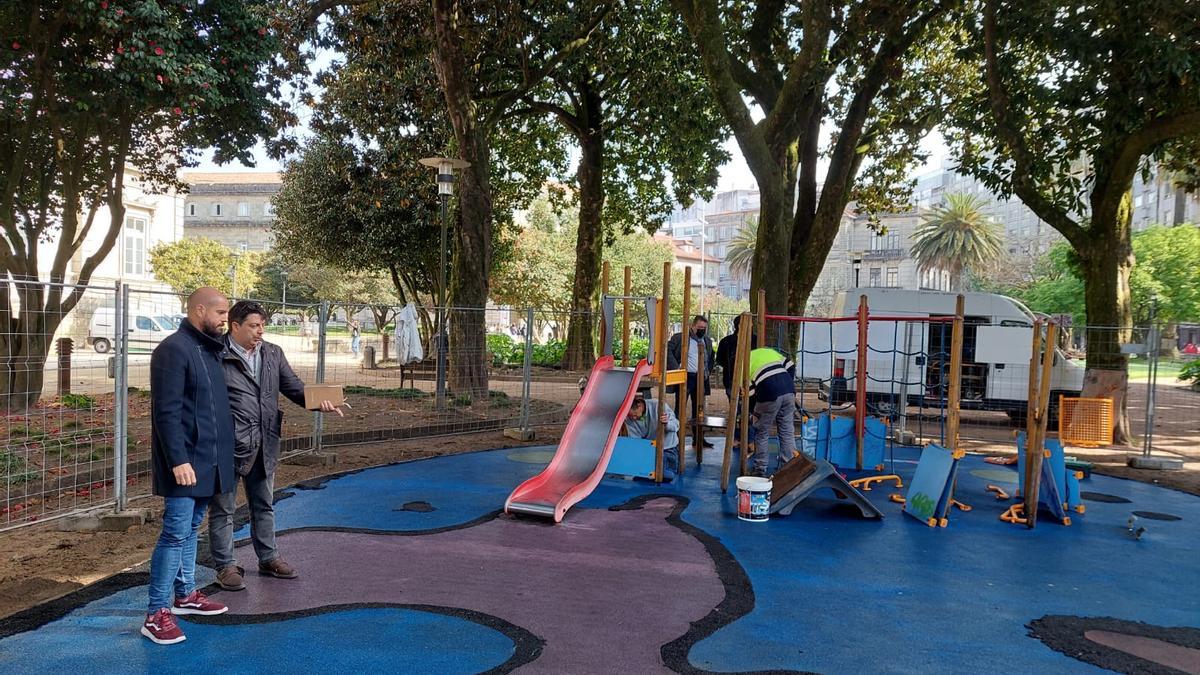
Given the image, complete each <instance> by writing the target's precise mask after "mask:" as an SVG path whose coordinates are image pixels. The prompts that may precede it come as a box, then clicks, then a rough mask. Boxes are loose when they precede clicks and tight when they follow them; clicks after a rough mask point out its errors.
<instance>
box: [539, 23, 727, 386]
mask: <svg viewBox="0 0 1200 675" xmlns="http://www.w3.org/2000/svg"><path fill="white" fill-rule="evenodd" d="M541 7H542V9H543V10H544V11H546V12H548V13H561V12H564V11H567V10H566V9H565V8H564V7H562V6H560V5H559V4H557V3H545V4H543V5H541ZM699 70H700V68H699V63H698V62H697V60H696V58H695V56H694V55H693V50H692V49H690V44H689V42H688V37H687V34H686V31H685V30H684V29H683V27H682V26H680V25H678V21H677V20H676V19H675V17H674V16H673V15H672V13H671V11H670V7H669V5H667V4H666V3H665V1H664V0H652V1H651V2H645V3H636V4H635V3H633V2H631V1H629V0H615V1H614V2H613V5H612V10H611V11H610V13H609V14H608V16H607V17H606V18H605V20H604V21H603V23H601V24H600V26H599V27H598V29H597V30H596V32H595V34H594V35H593V36H592V38H591V39H590V41H589V45H588V49H587V50H586V51H577V52H575V53H574V54H573V56H572V57H571V58H569V59H567V60H566V62H565V63H563V65H562V66H561V67H560V68H558V69H557V70H556V71H555V72H554V73H552V74H551V75H550V76H549V77H547V78H546V79H545V81H544V82H543V84H542V86H539V87H537V88H536V89H535V90H533V91H531V92H530V93H529V94H527V95H526V96H525V97H524V98H523V99H522V103H523V104H525V105H527V106H528V107H529V108H530V109H531V110H533V111H541V112H545V113H548V114H550V115H552V116H553V117H554V119H556V120H557V121H558V122H559V123H560V124H561V125H562V128H563V129H564V130H565V131H566V133H567V134H568V135H569V137H570V138H571V139H572V140H573V141H574V143H575V144H577V146H578V148H579V162H578V168H577V171H576V173H575V184H576V190H575V192H574V193H573V196H574V199H575V201H576V202H577V203H578V205H579V210H578V214H579V223H578V226H577V227H576V228H575V230H576V240H575V245H574V248H575V256H574V257H575V269H574V273H573V275H572V279H573V284H572V287H571V293H570V307H571V321H570V324H569V327H568V330H567V349H566V352H565V353H564V356H563V366H564V367H565V368H569V369H575V370H578V369H584V368H589V367H591V364H592V361H594V360H595V350H594V348H593V339H592V338H593V334H594V330H593V329H594V328H595V324H596V317H595V316H594V314H593V310H594V304H595V300H596V294H597V289H598V288H599V280H600V268H601V257H602V251H603V248H604V242H605V239H606V238H610V239H611V238H612V237H613V236H614V235H615V234H616V233H618V232H621V231H624V232H631V231H633V230H634V229H643V228H644V229H645V230H647V231H650V232H653V231H654V230H657V229H658V227H659V226H660V225H661V224H662V222H663V220H664V219H665V217H666V216H667V215H669V214H670V212H671V210H672V209H673V208H674V205H675V203H681V204H689V203H691V202H692V200H693V199H695V198H696V197H697V196H698V195H699V196H705V197H707V196H708V195H709V194H710V193H711V190H712V188H713V187H715V186H716V182H717V169H718V167H719V166H720V164H721V163H723V162H724V161H725V160H726V159H727V158H728V155H727V153H726V152H725V151H724V149H723V148H722V143H721V141H722V140H723V136H724V131H725V129H724V125H723V124H722V122H721V117H720V115H719V113H718V112H717V111H716V110H715V107H714V105H713V103H712V98H711V97H710V96H708V94H707V91H706V88H705V85H704V81H703V78H702V77H701V76H700V72H699ZM664 74H667V76H664Z"/></svg>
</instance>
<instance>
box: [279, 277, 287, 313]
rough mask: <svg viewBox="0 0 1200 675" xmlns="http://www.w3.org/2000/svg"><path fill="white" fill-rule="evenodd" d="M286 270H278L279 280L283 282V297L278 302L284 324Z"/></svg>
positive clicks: (285, 311)
mask: <svg viewBox="0 0 1200 675" xmlns="http://www.w3.org/2000/svg"><path fill="white" fill-rule="evenodd" d="M287 275H288V273H287V270H279V278H280V279H281V280H282V281H283V297H282V298H280V300H279V308H280V309H281V310H282V311H283V319H284V321H283V322H284V323H285V324H286V323H287Z"/></svg>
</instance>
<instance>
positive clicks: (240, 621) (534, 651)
mask: <svg viewBox="0 0 1200 675" xmlns="http://www.w3.org/2000/svg"><path fill="white" fill-rule="evenodd" d="M351 609H408V610H414V611H418V612H428V613H430V614H440V615H442V616H451V617H455V618H459V619H465V620H467V621H470V622H472V623H476V624H479V625H481V626H485V627H487V628H491V629H492V630H495V631H496V632H498V633H502V634H503V635H505V636H506V637H507V638H508V639H510V640H512V641H513V645H514V646H515V649H514V650H513V655H512V656H510V657H509V658H508V660H507V661H505V662H504V663H501V664H500V665H498V666H496V667H494V668H491V669H490V670H486V671H484V672H485V673H496V674H497V675H498V674H500V673H511V672H512V671H514V670H516V669H517V668H520V667H521V666H524V665H527V664H529V663H532V662H534V661H536V660H537V658H538V657H539V656H541V655H542V649H543V647H545V645H546V641H545V640H543V639H542V638H540V637H538V636H536V635H534V634H533V633H531V632H529V631H528V630H526V629H524V628H522V627H520V626H518V625H516V624H513V623H510V622H508V621H505V620H504V619H501V618H500V617H496V616H492V615H491V614H484V613H483V612H475V611H472V610H469V609H459V608H457V607H440V606H437V605H416V604H411V605H410V604H396V603H387V602H356V603H349V604H344V605H322V606H321V607H312V608H309V609H302V610H296V611H293V612H276V613H272V614H218V615H216V616H187V617H182V618H184V619H185V620H186V621H187V622H188V623H197V624H208V625H214V626H238V625H245V624H262V623H276V622H279V621H290V620H292V619H299V618H303V617H309V616H320V615H322V614H333V613H335V612H342V611H346V610H351Z"/></svg>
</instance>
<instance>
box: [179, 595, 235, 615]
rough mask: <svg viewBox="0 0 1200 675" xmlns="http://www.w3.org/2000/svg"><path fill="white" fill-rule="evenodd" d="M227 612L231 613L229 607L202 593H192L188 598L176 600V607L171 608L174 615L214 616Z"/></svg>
mask: <svg viewBox="0 0 1200 675" xmlns="http://www.w3.org/2000/svg"><path fill="white" fill-rule="evenodd" d="M227 611H229V608H228V607H226V606H225V605H222V604H221V603H219V602H213V601H212V600H209V599H208V598H206V597H204V594H203V593H201V592H200V591H192V594H191V595H189V596H187V597H186V598H175V606H173V607H171V613H172V614H200V615H201V616H212V615H213V614H224V613H225V612H227Z"/></svg>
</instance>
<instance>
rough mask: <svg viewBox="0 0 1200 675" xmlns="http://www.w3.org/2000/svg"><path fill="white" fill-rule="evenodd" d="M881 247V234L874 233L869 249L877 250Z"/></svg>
mask: <svg viewBox="0 0 1200 675" xmlns="http://www.w3.org/2000/svg"><path fill="white" fill-rule="evenodd" d="M882 248H883V235H882V234H878V233H876V234H875V236H874V237H871V250H872V251H878V250H881V249H882Z"/></svg>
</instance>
